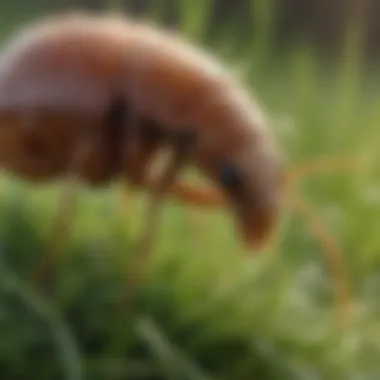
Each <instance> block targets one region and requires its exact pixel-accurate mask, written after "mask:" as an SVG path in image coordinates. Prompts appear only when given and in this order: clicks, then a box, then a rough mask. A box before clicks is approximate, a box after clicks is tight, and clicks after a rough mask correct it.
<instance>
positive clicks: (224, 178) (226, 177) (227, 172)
mask: <svg viewBox="0 0 380 380" xmlns="http://www.w3.org/2000/svg"><path fill="white" fill-rule="evenodd" d="M220 182H221V183H222V185H223V187H225V188H226V189H227V190H228V191H229V192H233V193H237V192H238V191H239V189H240V188H241V185H242V178H241V176H240V175H239V170H238V168H236V167H235V166H234V165H233V164H230V163H223V164H222V165H221V168H220Z"/></svg>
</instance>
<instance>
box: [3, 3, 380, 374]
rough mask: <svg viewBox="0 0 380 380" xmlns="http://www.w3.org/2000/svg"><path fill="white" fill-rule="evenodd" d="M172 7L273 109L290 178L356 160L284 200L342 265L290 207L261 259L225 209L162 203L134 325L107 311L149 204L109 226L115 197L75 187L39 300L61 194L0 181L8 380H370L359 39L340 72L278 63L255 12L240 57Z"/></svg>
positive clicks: (300, 58) (290, 58) (195, 7)
mask: <svg viewBox="0 0 380 380" xmlns="http://www.w3.org/2000/svg"><path fill="white" fill-rule="evenodd" d="M158 3H159V2H157V4H158ZM190 3H192V6H191V7H190V5H189V4H190ZM206 3H207V2H206ZM160 4H163V3H160ZM181 4H182V6H183V8H181V9H182V11H183V13H181V14H182V16H183V18H182V22H181V25H183V30H184V33H186V34H187V35H188V36H189V38H193V39H194V40H201V41H203V42H204V43H205V44H208V45H209V46H210V48H211V49H213V51H214V52H215V54H217V55H218V56H220V57H221V58H222V59H224V60H226V61H227V62H229V65H230V66H231V69H236V71H237V72H239V73H241V75H242V78H243V80H244V81H245V83H247V84H248V86H251V87H252V89H254V90H253V91H254V92H255V93H256V94H257V96H258V97H259V98H260V99H262V101H263V103H264V104H265V105H266V106H267V108H268V109H269V110H270V112H271V115H272V117H273V125H274V127H275V130H276V133H277V135H278V138H279V140H280V142H281V145H282V146H283V149H284V152H286V155H287V158H288V162H289V170H292V168H295V167H297V165H299V164H302V163H307V162H310V161H313V160H314V159H316V158H320V157H324V158H329V157H335V156H341V155H348V156H351V155H356V154H359V155H360V161H359V164H360V166H359V167H358V168H355V167H349V169H348V170H335V171H332V172H331V173H327V172H326V173H320V174H317V173H316V174H312V173H310V175H309V176H308V177H306V178H304V179H303V180H302V182H300V183H298V184H297V186H296V188H295V190H294V192H293V193H292V194H293V195H294V196H295V197H296V199H301V198H299V197H300V196H302V197H303V199H306V200H307V201H308V202H309V203H310V205H311V206H312V209H313V211H312V217H313V218H314V217H316V216H320V217H322V218H323V221H324V222H323V228H324V229H325V230H327V232H328V233H329V234H331V235H332V236H333V238H334V239H336V242H335V241H334V243H333V244H336V243H338V244H339V246H340V247H341V249H342V252H343V255H344V257H343V258H344V261H343V264H342V263H340V262H338V264H337V265H334V264H332V262H333V261H332V260H334V259H336V256H334V253H336V252H335V251H331V250H329V251H326V249H325V247H324V246H323V245H321V241H320V240H319V239H318V236H316V233H315V232H316V231H315V229H314V230H313V229H312V225H311V224H310V222H309V220H308V219H305V215H304V214H302V213H300V212H299V211H300V210H299V209H296V208H294V207H293V206H292V204H291V203H290V198H289V203H288V210H287V213H286V215H285V220H284V225H283V229H282V231H281V235H280V237H279V239H280V240H279V241H278V242H277V244H276V247H274V248H273V249H272V250H271V251H268V252H264V254H263V255H261V256H259V257H247V256H246V255H245V254H244V252H242V251H241V250H240V249H239V248H238V246H237V244H236V242H235V241H234V236H233V230H232V228H231V227H232V221H230V220H229V218H228V217H227V216H226V215H225V214H224V213H223V212H222V211H220V212H212V213H211V212H210V213H205V212H201V211H196V212H195V211H191V210H186V209H185V207H183V206H182V205H179V204H175V203H174V202H170V203H169V204H168V207H167V208H166V209H165V214H164V218H163V222H162V226H161V231H160V236H159V241H158V245H157V249H156V252H155V254H154V256H153V257H152V258H151V261H150V263H149V267H148V268H147V271H148V275H147V279H146V282H145V283H144V284H143V287H142V288H141V291H140V293H139V297H138V302H137V304H136V305H135V307H134V308H133V309H132V310H131V311H130V312H129V313H123V312H117V309H116V307H117V304H118V299H119V297H120V295H121V293H122V290H123V275H124V273H125V272H126V270H127V267H128V263H129V259H130V253H131V252H132V250H133V244H134V240H135V238H136V236H137V233H138V231H139V228H140V226H141V223H142V222H143V221H142V220H141V219H142V217H141V216H142V215H143V212H142V211H143V207H144V196H143V195H142V194H140V195H138V196H137V197H136V198H135V201H134V202H133V203H132V205H131V209H130V210H129V212H128V214H127V215H124V216H123V215H120V214H118V213H117V212H116V210H117V207H118V205H119V202H120V196H121V191H120V186H119V185H118V184H115V186H114V187H112V188H110V189H107V190H104V191H97V192H94V191H91V190H89V189H82V190H81V191H80V194H79V201H78V210H77V214H76V218H75V221H74V223H73V225H72V226H71V231H72V233H71V237H70V239H69V240H68V241H64V242H62V248H63V254H62V255H61V257H60V258H59V261H58V263H57V264H58V265H57V272H56V273H54V275H53V276H52V278H51V279H50V280H49V284H47V285H46V286H45V287H44V288H43V289H42V290H41V289H39V290H38V291H37V290H34V289H33V288H32V287H31V286H30V280H29V278H30V273H31V272H32V270H33V268H34V267H35V264H36V262H37V261H38V259H39V257H40V256H41V253H42V252H43V248H44V244H45V242H46V239H47V237H48V235H49V227H50V226H51V223H52V220H53V218H54V215H55V211H56V205H57V199H58V195H59V188H60V186H59V184H53V185H46V186H39V187H34V186H31V185H29V184H25V183H23V182H21V181H18V180H16V179H14V178H9V177H3V178H2V181H3V182H2V185H1V187H0V190H1V193H0V195H1V196H0V201H1V202H2V206H1V210H2V213H1V214H0V233H1V240H0V241H1V246H0V247H1V251H0V254H1V256H0V258H1V259H0V336H1V339H0V373H1V374H2V377H3V378H4V379H7V380H8V379H9V380H14V379H17V380H21V379H27V378H28V379H31V378H36V379H37V378H38V379H53V378H54V379H59V378H64V379H72V380H74V379H84V378H87V379H94V380H96V379H115V380H121V379H133V380H134V379H136V380H137V379H149V380H155V379H157V380H159V379H188V380H198V379H202V380H203V379H205V380H206V379H220V380H222V379H226V380H248V379H253V378H257V379H260V380H267V379H268V380H269V379H276V380H277V379H285V380H287V379H289V380H298V379H299V380H308V379H318V380H319V379H321V380H322V379H323V380H329V379H331V380H336V379H342V380H356V379H366V380H371V379H378V378H379V376H380V366H379V365H378V360H377V359H378V357H379V354H380V343H379V342H380V322H379V318H378V315H379V310H380V308H379V306H380V304H379V301H378V292H379V290H380V282H379V280H378V278H377V277H378V276H377V272H378V270H379V267H380V256H379V248H380V238H379V237H376V236H378V235H377V233H376V231H377V229H378V227H379V226H380V225H379V223H380V219H379V217H378V215H379V211H380V210H379V209H380V198H379V184H378V179H377V178H378V176H377V174H378V165H377V162H378V159H379V153H378V147H377V144H378V142H377V141H378V133H379V132H378V124H379V123H380V111H379V110H380V92H379V90H378V89H377V88H376V85H375V84H376V83H377V78H378V74H379V73H377V72H376V71H375V72H371V75H364V74H365V73H366V71H365V70H364V69H363V67H362V62H361V60H360V57H361V54H360V40H357V39H355V36H356V35H354V36H349V37H348V39H347V43H346V45H345V47H344V50H343V51H342V53H341V55H340V58H341V59H340V60H339V61H338V62H337V63H335V64H327V63H326V60H325V59H324V58H323V57H321V56H320V55H318V54H317V52H315V51H313V50H312V48H311V47H310V46H308V45H301V44H300V45H296V46H294V48H293V49H288V51H287V52H286V54H283V55H276V54H275V52H274V51H273V48H272V42H271V41H272V32H273V31H272V30H271V22H272V19H271V17H273V13H272V12H269V10H268V9H269V8H268V9H266V8H265V7H263V4H264V2H259V1H257V3H256V4H255V6H256V7H259V8H257V9H258V12H259V13H256V14H259V15H261V16H260V17H258V19H257V20H258V22H257V23H255V25H256V26H255V27H254V30H253V31H252V35H253V36H254V37H252V41H251V43H249V45H246V46H249V47H250V48H249V49H248V48H242V47H244V46H239V43H242V42H241V41H242V40H244V39H242V38H240V35H239V31H238V30H237V31H236V33H235V32H234V29H231V31H230V32H229V33H225V34H222V33H220V34H219V35H218V36H219V38H216V37H213V38H210V40H202V39H201V37H202V36H203V35H205V33H206V32H205V30H204V28H205V25H207V22H206V21H202V22H199V23H198V22H197V20H198V21H199V20H200V19H202V20H207V14H206V12H205V11H204V8H203V6H204V5H203V3H202V2H200V1H197V2H194V3H193V2H190V1H189V2H186V1H183V2H182V3H181ZM267 4H268V5H269V6H270V2H267ZM260 7H261V8H260ZM158 8H159V7H158ZM158 8H157V10H155V11H157V12H159V11H160V9H158ZM193 12H194V13H193ZM151 14H153V15H154V14H155V13H151ZM198 28H200V29H199V30H198ZM218 36H217V37H218ZM245 38H247V37H245ZM244 43H245V44H247V42H246V41H245V42H244ZM199 223H202V225H201V227H200V226H199ZM202 226H203V227H202ZM196 227H198V228H196ZM199 227H200V228H199ZM325 232H326V231H325ZM332 255H333V256H332ZM333 263H334V262H333ZM342 265H344V266H345V265H347V268H348V273H345V275H348V276H349V283H348V286H349V290H350V297H352V299H350V300H349V301H350V302H352V305H350V306H353V313H352V315H350V318H349V319H348V322H349V323H347V324H343V322H344V321H346V320H343V319H342V310H343V311H345V309H341V306H342V305H341V301H342V299H341V297H342V292H339V291H338V292H337V287H339V286H340V285H339V284H342V282H340V280H341V277H340V276H341V271H342ZM344 268H345V267H343V270H344ZM344 284H346V283H344ZM343 290H347V289H343ZM337 317H338V319H337ZM343 317H344V316H343ZM346 322H347V321H346ZM31 376H32V377H31Z"/></svg>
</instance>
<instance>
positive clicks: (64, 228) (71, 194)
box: [31, 136, 92, 285]
mask: <svg viewBox="0 0 380 380" xmlns="http://www.w3.org/2000/svg"><path fill="white" fill-rule="evenodd" d="M91 143H92V140H91V139H89V137H87V136H84V137H83V138H82V139H80V141H79V142H78V143H77V144H75V147H74V151H73V154H72V158H71V160H70V162H69V164H68V167H67V177H66V178H65V180H64V188H63V189H62V190H61V194H60V199H59V206H58V212H57V215H56V219H55V221H54V222H53V227H52V232H51V235H50V237H49V240H48V244H47V247H46V248H45V253H44V254H43V256H42V259H41V261H40V263H39V264H38V265H37V268H36V270H35V271H34V272H33V274H32V279H31V281H32V283H33V284H34V285H38V284H39V283H41V282H42V281H43V280H45V279H46V276H47V275H48V273H49V272H50V270H53V269H54V268H53V267H54V265H55V261H56V260H57V258H58V255H59V253H60V250H59V248H60V246H61V245H62V243H63V242H64V241H65V240H66V239H67V237H68V233H69V230H68V228H69V227H70V224H71V221H72V220H73V217H74V213H75V205H76V196H77V191H78V184H79V183H78V182H79V181H78V178H77V176H76V170H75V169H76V168H77V167H78V165H80V164H81V163H82V160H83V157H85V156H86V154H87V152H88V150H89V149H91Z"/></svg>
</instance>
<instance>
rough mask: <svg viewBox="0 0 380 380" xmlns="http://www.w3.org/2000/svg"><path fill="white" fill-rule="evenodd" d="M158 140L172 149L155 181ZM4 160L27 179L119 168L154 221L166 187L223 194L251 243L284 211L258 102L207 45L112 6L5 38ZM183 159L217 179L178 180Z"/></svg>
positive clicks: (101, 174)
mask: <svg viewBox="0 0 380 380" xmlns="http://www.w3.org/2000/svg"><path fill="white" fill-rule="evenodd" d="M164 147H168V148H169V149H170V151H171V152H172V157H171V159H170V160H169V163H168V165H167V167H166V168H165V169H164V170H163V172H162V174H161V175H160V177H159V178H157V179H154V178H152V177H151V176H150V174H149V173H150V170H149V168H150V167H151V165H152V164H154V162H155V160H156V158H157V155H158V154H159V152H160V151H161V150H162V149H163V148H164ZM0 159H1V165H2V167H3V168H5V170H7V171H9V172H12V173H15V174H17V175H18V176H20V177H21V178H25V179H27V180H30V181H50V180H54V179H57V178H63V177H65V176H67V175H68V174H71V175H73V176H75V177H76V178H79V179H80V180H81V181H82V182H84V183H86V184H87V185H89V186H105V185H107V184H108V183H109V182H110V181H112V180H114V179H116V178H119V179H122V180H124V181H125V182H126V183H128V182H129V184H130V186H132V187H136V188H145V189H148V190H150V191H151V192H152V201H151V207H150V208H149V210H150V211H149V212H148V216H147V218H148V219H150V224H151V227H150V230H151V231H153V230H154V228H155V227H154V221H155V220H156V219H155V218H156V215H158V214H159V211H158V207H159V205H160V204H161V203H162V199H163V197H164V196H173V197H177V198H178V199H181V200H183V201H184V202H186V203H192V204H198V205H204V206H207V205H216V204H219V203H220V204H222V203H224V202H226V204H227V205H228V206H229V208H230V210H231V212H232V214H233V215H234V218H235V220H236V225H237V232H238V234H239V235H240V237H241V241H242V242H243V243H244V244H245V246H246V247H247V248H257V247H260V246H261V245H262V244H264V242H265V241H266V240H267V239H268V237H269V236H270V235H271V234H272V233H273V231H274V230H275V226H276V224H277V221H278V219H279V215H280V210H281V183H282V160H281V157H280V154H279V150H278V147H277V146H276V143H275V138H274V136H273V135H272V132H271V130H270V127H269V122H268V121H267V120H266V116H265V115H264V112H263V111H262V109H261V107H260V106H259V105H258V103H257V102H256V100H255V99H253V98H252V96H250V95H248V92H247V91H246V90H245V89H244V87H243V86H242V85H241V84H240V83H239V82H238V80H237V79H236V78H234V77H233V76H232V75H231V74H230V73H229V72H228V70H227V69H226V68H224V67H223V66H222V64H221V63H219V62H218V61H217V60H216V59H214V58H212V57H211V56H210V55H208V54H207V53H206V52H205V51H202V50H201V49H200V48H197V47H195V46H193V45H192V44H190V43H188V42H186V41H185V40H184V39H183V38H181V37H180V36H178V35H175V34H173V33H169V32H166V31H163V30H157V28H155V27H153V26H150V25H148V24H143V23H138V22H134V21H131V20H126V19H122V18H120V17H117V16H99V15H92V14H91V15H90V14H85V13H76V14H70V15H61V16H54V17H49V18H47V19H44V20H40V21H39V22H37V23H35V24H33V25H29V26H27V27H25V28H24V29H23V30H22V31H20V32H19V33H18V34H17V35H15V36H13V38H12V39H11V40H10V41H8V43H7V44H5V46H4V47H3V49H2V52H1V57H0ZM187 166H193V167H195V168H197V169H198V170H199V171H200V172H201V173H203V174H204V175H205V176H207V177H208V178H209V179H210V180H211V181H212V183H213V184H214V185H215V189H210V190H209V189H206V188H200V187H196V186H195V185H192V184H191V183H187V182H185V181H184V180H181V179H180V178H179V176H180V174H181V173H182V172H183V170H184V168H185V167H187ZM147 236H148V235H145V237H144V238H143V239H142V242H144V246H145V247H146V244H148V242H147V241H152V240H153V238H148V237H147ZM146 249H147V247H146Z"/></svg>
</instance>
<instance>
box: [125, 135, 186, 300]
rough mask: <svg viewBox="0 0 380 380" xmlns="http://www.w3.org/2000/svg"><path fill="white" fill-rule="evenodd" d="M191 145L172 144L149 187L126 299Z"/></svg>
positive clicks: (144, 262) (137, 280) (139, 274)
mask: <svg viewBox="0 0 380 380" xmlns="http://www.w3.org/2000/svg"><path fill="white" fill-rule="evenodd" d="M192 147H193V141H192V140H190V141H189V140H188V139H186V138H185V139H182V138H181V139H180V140H179V141H176V143H175V145H174V146H172V157H171V159H169V163H168V165H167V167H166V168H164V169H163V171H162V174H161V176H160V177H159V178H158V180H157V181H155V182H154V183H152V186H151V188H150V192H151V196H150V199H149V201H148V205H147V210H146V224H145V226H144V227H143V230H142V234H141V236H140V239H139V240H138V242H137V248H136V251H135V253H134V257H133V258H132V263H131V265H130V270H129V273H128V276H127V281H128V288H127V296H128V298H127V300H128V301H131V297H133V296H134V294H135V291H136V290H138V286H139V283H140V280H141V277H142V276H143V271H144V269H145V268H146V265H147V262H148V259H149V257H150V254H151V252H152V250H153V244H154V241H155V237H156V233H157V230H158V224H159V218H160V216H161V212H162V207H163V204H164V202H163V201H164V198H165V195H166V194H167V190H168V189H169V188H170V186H171V185H172V184H173V183H174V182H175V180H176V179H177V176H178V174H179V173H180V171H181V170H182V169H183V167H184V166H185V165H186V163H187V161H188V159H189V157H190V155H191V152H192Z"/></svg>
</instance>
